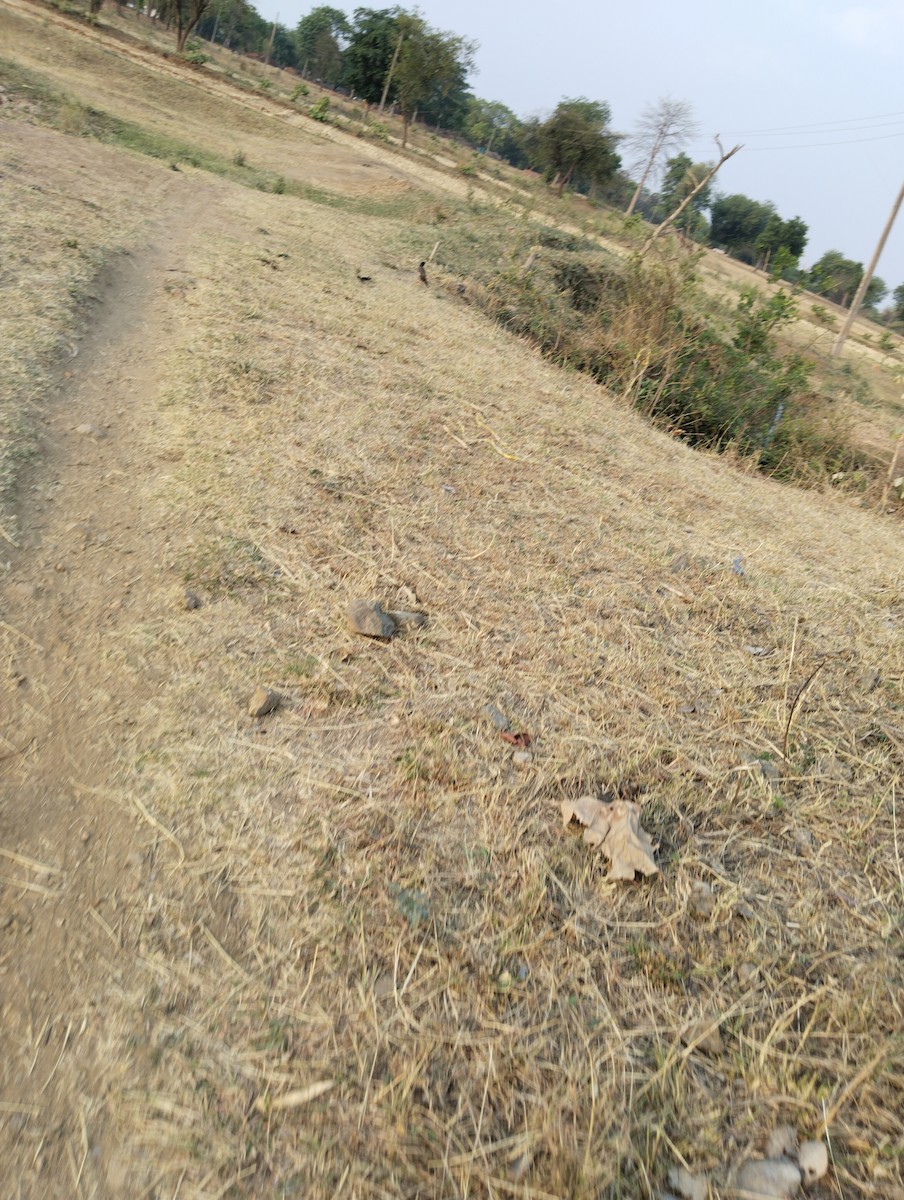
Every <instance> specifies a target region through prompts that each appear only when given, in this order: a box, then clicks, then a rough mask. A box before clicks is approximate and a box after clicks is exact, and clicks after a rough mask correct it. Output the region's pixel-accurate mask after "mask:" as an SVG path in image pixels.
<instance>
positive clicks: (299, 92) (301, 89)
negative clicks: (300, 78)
mask: <svg viewBox="0 0 904 1200" xmlns="http://www.w3.org/2000/svg"><path fill="white" fill-rule="evenodd" d="M310 94H311V89H310V88H309V87H308V85H307V84H306V83H298V84H296V85H295V87H294V88H293V89H292V95H291V96H290V97H289V99H290V100H291V101H292V103H293V104H294V103H295V102H296V101H297V100H300V99H301V97H302V96H310Z"/></svg>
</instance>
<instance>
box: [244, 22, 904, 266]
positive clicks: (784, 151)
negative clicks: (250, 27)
mask: <svg viewBox="0 0 904 1200" xmlns="http://www.w3.org/2000/svg"><path fill="white" fill-rule="evenodd" d="M252 2H253V3H254V4H255V7H256V8H257V10H258V11H259V12H260V13H261V15H262V16H264V17H266V18H267V19H269V20H273V19H278V20H279V21H280V22H281V23H282V24H283V25H286V26H288V27H290V28H291V27H294V26H295V25H296V24H297V23H298V20H299V18H300V17H302V16H304V15H305V14H306V13H308V12H310V10H311V9H312V8H314V7H316V4H315V3H311V2H309V0H256V2H255V0H252ZM329 2H331V3H333V4H334V6H335V7H338V8H340V9H342V10H343V11H345V12H347V13H348V14H349V15H351V13H352V11H353V9H354V8H355V7H356V6H357V5H358V4H359V3H366V4H368V6H369V7H374V8H382V7H391V4H392V2H393V0H369V3H368V0H354V2H353V3H349V4H348V5H345V4H343V3H342V2H341V0H329ZM400 3H401V6H402V7H406V8H413V7H415V5H414V4H413V3H412V4H407V3H405V0H400ZM416 7H418V8H419V9H420V11H421V12H422V13H423V15H424V16H425V18H426V19H427V21H428V22H429V23H430V24H431V25H433V26H435V27H436V28H439V29H442V30H446V31H450V32H453V33H457V34H461V35H463V36H465V37H469V38H473V39H474V40H476V41H477V42H478V43H479V49H478V51H477V55H476V64H477V70H476V72H475V73H474V74H473V75H472V77H471V87H472V90H473V91H474V92H475V93H476V94H477V95H478V96H481V97H483V98H484V99H487V100H499V101H502V103H503V104H506V105H507V106H508V107H509V108H511V109H513V110H514V111H515V112H516V113H517V114H518V115H519V116H521V117H526V116H531V115H534V114H545V113H548V112H550V111H551V110H552V109H553V108H554V107H555V106H556V104H557V103H558V101H559V100H560V99H561V98H562V97H563V96H586V97H587V98H588V99H591V100H602V101H605V102H606V103H607V104H608V105H609V107H610V109H611V112H612V128H613V129H615V130H616V131H618V132H621V133H630V132H631V131H632V129H633V127H634V125H635V123H636V122H637V120H638V118H639V116H640V114H641V113H642V112H643V110H644V109H645V108H647V107H648V106H650V105H651V104H655V103H656V102H657V101H658V100H659V99H660V98H663V97H671V98H672V99H673V100H684V101H687V102H688V103H689V104H690V105H691V107H692V109H693V112H694V116H695V117H696V119H697V122H698V124H699V127H700V131H701V133H700V136H699V137H697V138H696V139H694V140H693V141H691V142H689V143H688V145H687V152H688V153H689V154H690V155H691V156H692V157H693V158H694V159H695V160H696V161H706V160H714V159H715V158H716V157H717V152H716V148H715V143H714V141H713V137H714V135H716V134H719V135H720V136H721V140H722V144H723V145H724V147H725V149H728V148H729V147H730V146H733V145H735V144H736V143H738V142H741V143H743V147H744V148H743V150H742V151H741V152H740V153H739V154H737V155H736V156H735V157H734V158H732V159H731V160H730V161H729V162H728V163H726V165H725V167H724V168H723V170H722V171H721V172H720V174H719V175H718V176H717V180H716V189H717V191H720V192H723V193H726V194H729V193H734V192H741V193H743V194H744V195H747V196H750V197H752V198H753V199H755V200H761V201H765V200H771V201H772V202H773V203H774V204H775V205H776V207H777V208H778V211H779V214H780V215H781V216H782V217H784V218H786V219H787V218H790V217H794V216H800V217H802V218H803V219H804V221H805V222H806V223H807V225H808V226H809V230H810V235H809V242H808V245H807V249H806V251H805V253H804V258H803V265H805V266H808V265H811V264H812V263H813V262H814V261H816V259H818V258H819V257H820V256H821V255H822V254H823V253H824V252H825V251H826V250H830V249H833V250H840V251H841V252H842V253H843V254H844V255H845V256H846V257H848V258H853V259H855V260H856V261H858V262H862V263H864V264H865V263H866V262H867V261H868V260H869V258H870V257H871V255H872V253H873V250H874V249H875V246H876V244H877V242H878V240H879V236H880V234H881V232H882V229H883V227H884V225H885V222H886V220H887V218H888V215H889V213H890V211H891V208H892V205H893V203H894V202H895V199H896V198H897V195H898V191H899V189H900V187H901V185H902V183H904V0H880V2H877V3H870V2H865V3H860V4H856V3H846V2H845V0H822V2H819V0H759V2H758V3H756V4H752V3H746V4H744V3H732V0H684V3H674V2H673V3H668V4H667V3H663V2H662V0H641V2H640V3H635V4H631V3H620V4H617V5H616V4H603V3H601V2H600V0H518V2H516V3H511V2H508V3H503V2H502V0H419V3H418V4H417V5H416ZM876 274H877V275H879V276H881V278H882V279H884V280H885V282H886V283H887V284H888V285H889V286H890V288H894V287H897V286H898V285H899V284H901V283H904V208H902V212H901V214H900V215H899V218H898V221H897V223H896V225H895V227H894V229H893V230H892V232H891V235H890V237H889V239H888V242H887V243H886V246H885V250H884V251H883V254H882V258H881V259H880V261H879V265H878V267H877V268H876Z"/></svg>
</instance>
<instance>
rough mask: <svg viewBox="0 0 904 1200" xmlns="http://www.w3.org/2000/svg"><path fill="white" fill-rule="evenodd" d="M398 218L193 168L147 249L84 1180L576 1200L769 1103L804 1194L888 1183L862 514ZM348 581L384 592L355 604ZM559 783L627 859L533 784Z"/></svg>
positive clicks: (879, 837) (883, 565) (883, 978)
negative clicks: (450, 279)
mask: <svg viewBox="0 0 904 1200" xmlns="http://www.w3.org/2000/svg"><path fill="white" fill-rule="evenodd" d="M261 136H262V137H263V135H261ZM334 153H337V154H339V153H340V151H339V150H335V151H334ZM346 167H347V163H346V162H345V161H344V160H343V161H342V162H341V163H340V164H339V166H338V167H337V171H338V172H339V173H340V174H341V172H342V171H343V170H345V169H346ZM460 219H464V217H461V218H460ZM435 236H436V231H435V229H434V228H433V227H432V226H426V225H425V226H423V227H419V228H412V227H411V226H410V224H408V223H407V222H406V223H401V222H399V223H396V222H393V221H391V220H388V221H379V220H376V219H374V218H368V217H365V216H363V215H362V216H352V215H349V214H348V213H340V212H338V211H337V210H336V209H333V208H329V207H327V206H325V205H322V206H317V205H313V204H310V203H305V202H302V201H299V200H295V199H292V198H291V197H284V196H283V197H281V196H266V195H263V194H257V193H253V192H249V191H242V190H239V189H236V188H233V187H230V186H228V185H226V184H222V185H218V187H217V189H216V196H215V199H213V200H212V202H211V205H210V209H209V211H208V213H207V214H206V217H205V219H204V221H203V222H198V224H197V228H196V231H195V234H194V236H193V238H192V239H191V244H190V250H189V251H188V253H187V255H186V257H185V260H184V261H182V262H180V263H178V264H173V266H174V267H178V269H179V272H180V275H179V278H180V280H181V284H180V286H179V287H176V288H172V289H170V290H169V291H166V292H163V291H162V290H161V291H160V292H159V293H158V296H157V299H158V301H159V303H160V305H161V306H164V305H165V306H166V315H167V320H168V321H169V323H170V324H169V328H170V330H171V333H170V335H169V336H168V338H167V339H162V338H161V341H160V343H159V345H158V346H157V352H158V362H159V381H158V382H159V386H158V389H157V390H156V391H154V390H153V389H152V390H151V392H150V393H149V394H148V395H147V396H145V397H144V400H143V403H144V404H146V406H147V408H146V410H145V409H142V412H143V413H145V414H146V416H147V420H146V421H144V422H142V424H141V425H140V427H139V432H138V434H137V442H136V446H135V450H134V453H135V455H136V456H140V457H141V459H142V461H149V462H155V463H158V464H159V474H158V476H157V479H156V482H155V484H154V485H153V487H152V488H151V489H150V490H147V489H145V490H142V491H141V492H140V494H138V495H136V503H138V502H139V501H140V505H141V512H142V513H144V514H146V516H145V517H144V518H143V519H146V520H148V521H151V522H154V524H155V527H159V528H165V529H166V530H167V532H168V537H169V555H168V557H167V559H166V561H165V562H163V563H161V565H160V572H159V574H158V575H157V576H156V577H155V578H152V579H149V580H147V581H146V587H145V590H144V591H143V594H142V597H141V607H140V608H137V607H136V611H135V613H134V619H132V621H131V623H128V622H126V623H125V624H124V625H123V627H122V632H119V633H117V634H116V636H112V635H111V636H110V637H108V638H107V639H106V640H105V641H104V643H103V653H104V655H105V656H106V661H107V665H108V667H109V670H110V672H111V673H112V675H113V676H114V677H116V678H120V679H122V680H125V681H127V680H132V681H135V687H134V690H133V691H131V692H129V695H128V700H129V703H128V707H127V710H126V712H125V714H124V716H127V718H128V722H129V724H128V727H126V726H123V727H122V728H121V729H120V730H119V732H118V734H117V738H116V740H115V742H114V743H112V744H114V745H115V747H116V751H115V752H116V754H117V755H118V761H119V764H120V777H121V784H120V786H119V788H118V789H117V790H116V792H115V793H114V795H113V796H111V803H115V802H119V803H121V804H122V805H123V806H129V805H131V806H133V807H134V808H135V809H136V811H137V812H138V813H139V818H140V820H139V823H138V825H137V826H136V842H137V844H138V845H140V846H141V848H142V851H143V852H144V853H145V855H146V857H147V860H148V863H149V877H148V882H147V885H146V886H145V887H143V888H142V889H141V890H140V891H139V892H138V894H134V893H129V892H127V891H124V892H123V893H122V894H119V895H116V896H113V897H100V898H98V900H97V903H96V904H94V905H92V906H91V907H90V910H89V911H90V914H91V917H92V919H93V921H94V922H96V923H97V924H98V925H100V927H101V928H102V929H103V930H104V933H105V937H106V938H107V940H108V941H109V942H110V946H111V949H110V954H111V961H112V963H114V964H115V963H118V962H121V961H124V960H128V961H129V963H131V964H133V965H134V964H137V965H138V966H139V968H140V970H141V974H140V975H139V977H138V978H139V980H140V982H139V984H137V985H136V984H134V983H133V982H131V981H132V980H133V978H134V977H133V976H131V975H128V976H126V977H125V982H123V983H121V984H118V983H117V982H116V973H115V971H114V970H112V969H111V970H110V972H109V980H110V982H109V984H108V986H107V991H108V1003H107V1007H106V1010H105V1013H104V1017H105V1022H104V1035H105V1038H106V1047H107V1059H108V1061H109V1063H110V1070H109V1075H108V1077H106V1079H105V1086H106V1087H107V1088H108V1092H107V1093H106V1098H105V1099H104V1100H103V1101H102V1100H101V1099H100V1098H98V1097H97V1096H95V1097H94V1098H93V1100H92V1103H95V1104H100V1103H104V1104H105V1106H106V1108H107V1109H108V1111H109V1113H110V1115H111V1119H112V1120H113V1121H114V1122H115V1126H116V1132H117V1139H118V1141H119V1142H120V1143H121V1145H122V1146H123V1155H124V1158H125V1159H126V1160H127V1161H128V1164H129V1174H128V1179H129V1185H130V1186H131V1187H132V1188H133V1193H134V1194H135V1195H141V1194H147V1195H154V1194H157V1195H160V1196H176V1195H178V1196H179V1197H181V1198H182V1200H189V1198H190V1200H202V1198H203V1200H212V1198H213V1197H215V1196H219V1197H225V1196H235V1197H241V1196H244V1197H249V1198H250V1197H258V1196H264V1195H274V1196H291V1195H298V1196H305V1197H312V1198H315V1200H316V1198H319V1197H324V1198H326V1197H335V1196H347V1197H352V1196H354V1197H357V1198H360V1200H364V1198H365V1197H367V1198H370V1197H374V1198H376V1197H410V1198H412V1200H413V1198H414V1197H426V1196H436V1197H444V1198H445V1197H456V1198H458V1197H462V1198H464V1197H471V1198H477V1197H502V1196H521V1197H536V1198H539V1197H566V1196H567V1197H587V1198H588V1200H589V1198H590V1197H600V1196H611V1197H617V1196H621V1197H629V1196H630V1197H635V1196H646V1195H652V1194H656V1193H657V1192H658V1190H659V1189H660V1188H661V1187H663V1186H664V1185H665V1180H666V1178H667V1173H668V1168H669V1166H671V1165H673V1164H674V1163H676V1162H680V1163H684V1164H686V1165H687V1166H689V1167H690V1168H692V1169H693V1170H695V1171H696V1170H706V1171H710V1172H712V1174H713V1179H714V1181H715V1185H716V1194H719V1193H720V1192H721V1191H722V1188H723V1185H724V1183H725V1181H726V1178H727V1169H728V1168H729V1167H730V1166H733V1165H734V1164H736V1163H737V1162H738V1161H739V1159H740V1158H741V1157H743V1156H744V1155H745V1154H747V1153H749V1152H750V1151H751V1150H752V1149H757V1148H762V1146H763V1145H764V1144H765V1140H766V1137H767V1135H768V1133H769V1131H770V1130H771V1129H772V1128H773V1126H774V1125H776V1124H778V1123H781V1122H787V1123H790V1124H792V1125H793V1126H794V1127H795V1128H796V1129H798V1130H799V1131H800V1132H801V1134H803V1133H804V1132H806V1133H809V1134H812V1135H813V1136H818V1137H822V1136H826V1135H828V1136H830V1137H831V1144H832V1150H833V1164H834V1167H833V1174H832V1177H831V1181H830V1182H829V1183H828V1184H827V1185H826V1189H824V1190H825V1192H826V1194H828V1195H832V1194H834V1195H852V1194H866V1195H870V1196H874V1197H879V1198H880V1200H893V1198H895V1197H899V1196H900V1194H901V1191H902V1188H904V1176H902V1161H904V1135H902V1127H901V1119H900V1117H901V1112H902V1110H904V1087H902V1079H904V1073H902V1072H904V1044H902V1038H901V1033H900V1029H901V1019H902V1012H901V995H902V983H904V968H902V963H904V956H902V949H904V945H902V937H901V919H902V915H904V879H902V873H901V862H900V846H901V835H900V833H899V829H898V824H899V816H898V814H899V810H900V807H901V805H900V796H901V778H902V770H904V730H902V724H901V712H902V683H904V653H902V637H901V632H902V621H904V578H902V574H904V573H902V563H901V555H900V540H899V536H900V535H899V528H898V527H897V526H895V525H894V524H892V523H890V522H887V521H884V520H882V519H879V518H877V517H876V516H874V515H873V514H870V513H868V512H865V511H860V510H857V509H855V508H853V507H851V506H849V505H847V504H845V503H843V502H842V501H841V500H839V499H836V498H833V497H822V496H815V495H804V494H801V493H797V492H795V491H793V490H791V489H788V488H783V487H780V486H779V485H776V484H773V483H770V482H767V481H763V480H760V479H755V478H750V477H746V476H743V475H741V474H740V473H738V472H737V471H735V470H734V469H733V468H732V467H731V465H730V464H729V463H728V462H726V461H724V460H717V459H714V458H710V457H707V456H703V455H697V454H693V453H691V452H690V451H688V450H687V449H686V448H684V447H682V446H680V445H677V444H675V443H673V442H671V441H669V440H668V439H667V438H666V437H664V436H662V435H661V434H658V433H655V432H653V431H651V430H650V429H648V428H646V427H645V426H644V425H643V424H642V423H641V421H640V420H639V419H638V418H637V416H635V415H634V414H633V413H631V412H628V411H626V410H625V409H624V408H623V407H622V406H620V405H619V404H617V403H616V402H614V401H613V400H612V399H611V398H610V397H608V396H607V395H605V394H604V393H603V392H602V391H601V390H600V389H599V388H597V387H595V386H593V385H592V384H591V383H590V382H588V381H587V380H586V379H582V378H580V377H577V376H575V375H572V374H568V373H564V372H561V371H558V370H556V369H555V368H554V367H552V366H551V365H549V364H548V363H545V362H543V361H542V360H541V359H540V358H539V357H538V356H537V355H536V354H535V353H534V352H533V351H532V350H531V348H530V347H528V346H526V345H524V344H521V343H519V342H517V341H515V340H513V339H511V338H510V337H508V336H506V334H505V333H504V332H503V331H502V330H501V329H499V328H497V327H494V326H492V325H491V324H489V323H488V322H487V321H485V320H484V319H482V318H481V317H480V316H479V314H477V313H476V312H474V311H473V310H469V309H467V308H465V307H464V306H463V305H462V304H460V303H459V302H458V301H457V300H456V299H454V298H453V297H451V296H449V295H447V294H446V293H445V292H444V291H443V290H442V289H441V288H439V287H431V288H430V289H424V288H423V287H422V286H421V285H420V284H419V283H418V281H417V277H416V274H415V268H416V264H417V261H418V260H419V258H420V257H424V256H425V255H426V254H427V253H428V252H429V248H430V246H431V245H433V243H434V240H435ZM418 246H421V247H422V249H421V251H420V253H414V252H413V251H414V250H415V248H416V247H418ZM280 256H286V257H280ZM362 261H368V262H373V263H374V264H375V266H374V272H373V274H374V280H373V284H372V285H369V286H366V287H365V286H364V285H362V284H361V283H360V282H359V281H358V279H357V278H356V272H357V268H358V266H359V264H360V263H361V262H362ZM274 263H276V264H277V269H274V267H273V264H274ZM58 278H60V279H62V278H63V276H62V275H60V276H59V277H58ZM55 287H56V288H57V290H58V288H59V284H56V285H55ZM138 486H139V485H138V483H137V482H136V488H137V487H138ZM741 572H743V573H741ZM186 585H187V586H189V587H191V588H192V590H193V591H195V592H196V593H197V594H198V596H199V597H200V599H201V601H202V604H201V607H200V608H199V609H197V610H196V611H193V612H190V613H189V612H186V611H185V610H184V609H183V608H182V606H181V605H180V604H179V603H178V599H177V598H178V596H179V593H180V590H181V588H182V587H184V586H186ZM412 593H413V594H414V597H415V600H414V601H413V600H412ZM357 596H370V597H373V598H374V599H380V600H381V601H383V602H384V604H385V605H386V606H387V607H392V608H395V607H404V608H408V607H411V606H412V604H413V603H415V602H416V604H417V607H419V608H422V609H423V610H424V611H425V612H426V613H427V614H428V623H427V625H426V627H425V628H424V629H423V630H421V631H417V632H412V633H405V634H403V635H402V636H400V637H398V638H397V639H395V640H393V641H392V642H391V643H389V644H385V645H384V644H377V643H371V642H368V641H364V640H361V639H356V638H354V637H353V635H351V634H350V633H349V632H348V631H347V628H346V626H345V610H346V605H347V603H348V600H349V599H351V598H353V597H357ZM761 651H762V653H761ZM821 663H825V664H826V665H825V666H823V667H822V668H821V669H820V671H819V673H818V675H817V676H815V677H814V678H813V682H812V684H811V686H810V687H809V688H808V689H807V691H806V693H804V694H800V695H799V693H798V689H799V688H800V686H801V685H802V684H803V683H804V682H805V681H806V679H807V677H808V676H809V675H810V674H811V672H813V670H814V669H815V667H816V666H818V665H819V664H821ZM139 682H140V685H141V686H140V687H139V686H138V684H139ZM261 684H262V685H265V686H268V687H273V688H275V689H276V690H278V691H279V693H280V694H281V696H282V697H283V701H282V704H281V706H280V708H279V709H278V710H277V711H276V712H275V713H273V714H271V715H270V716H268V717H266V718H263V719H262V720H260V721H257V720H254V719H252V718H250V717H249V716H247V713H246V705H247V699H248V696H249V695H250V694H251V693H252V692H253V691H254V689H255V687H256V686H258V685H261ZM488 703H492V704H494V705H496V706H497V707H498V708H500V709H502V710H503V711H504V712H505V713H506V714H507V715H508V716H509V718H510V720H511V721H512V723H513V726H515V727H516V728H518V729H521V730H524V731H526V732H529V733H530V734H531V736H532V739H533V743H532V747H531V749H532V753H533V759H532V761H530V762H529V763H527V764H526V765H525V766H523V767H520V768H519V767H516V765H515V764H514V762H513V760H512V750H511V747H510V746H508V745H507V744H506V743H505V742H503V741H502V739H500V738H499V737H498V734H497V732H496V730H495V729H494V728H493V726H492V724H491V723H490V721H489V720H488V719H487V717H486V714H485V711H484V710H485V706H486V705H487V704H488ZM792 716H793V722H792V721H791V717H792ZM786 731H787V761H783V750H784V749H785V736H786ZM110 736H111V737H112V736H113V735H112V734H111V735H110ZM604 791H611V792H614V793H616V794H618V795H620V796H623V797H625V798H628V799H632V800H636V801H638V802H639V803H641V804H642V806H643V821H644V826H645V827H646V828H647V829H649V830H650V832H651V833H652V834H653V835H654V837H655V839H656V840H657V841H658V842H659V843H660V851H659V864H660V868H661V875H660V876H658V877H657V878H656V879H655V880H652V881H647V882H638V883H636V884H633V885H616V884H613V883H610V882H608V881H607V879H606V877H605V867H604V864H603V862H602V861H601V859H600V857H599V856H598V855H596V854H594V853H593V851H592V850H589V849H588V848H587V847H585V846H584V845H583V844H582V843H581V842H580V841H579V839H577V838H572V837H568V836H566V835H565V834H564V833H563V832H562V830H561V828H560V810H559V804H560V802H561V801H562V800H564V799H568V798H575V797H577V796H580V795H584V794H587V793H596V794H600V793H602V792H604ZM183 856H184V861H182V858H183ZM700 884H706V885H708V887H709V888H710V889H711V896H712V904H711V905H710V906H706V905H704V906H701V905H700V904H699V903H698V901H697V897H698V895H699V885H700ZM98 970H99V971H101V972H102V973H106V971H107V968H106V966H104V965H103V964H99V966H98ZM105 977H106V974H105ZM716 1029H718V1030H719V1032H720V1035H721V1039H722V1049H721V1050H719V1051H716V1052H712V1051H708V1050H704V1049H703V1043H704V1042H705V1041H706V1042H707V1043H708V1044H711V1043H709V1041H708V1039H709V1035H710V1034H712V1033H713V1032H714V1031H715V1030H716ZM689 1030H690V1031H691V1032H690V1034H689ZM67 1043H68V1034H67V1038H66V1039H65V1040H64V1042H63V1047H62V1050H61V1054H62V1053H63V1052H64V1051H65V1049H66V1045H67ZM327 1085H330V1086H329V1088H327ZM319 1089H323V1090H322V1091H321V1092H320V1094H318V1091H319ZM26 1107H27V1106H24V1105H16V1112H15V1114H13V1115H16V1116H18V1117H26V1118H27V1117H28V1115H29V1114H28V1113H27V1112H25V1111H24V1109H25V1108H26ZM83 1120H84V1117H83ZM86 1145H87V1138H86ZM72 1176H73V1178H76V1177H78V1176H79V1171H78V1164H75V1167H74V1170H73V1173H72ZM722 1194H727V1193H722Z"/></svg>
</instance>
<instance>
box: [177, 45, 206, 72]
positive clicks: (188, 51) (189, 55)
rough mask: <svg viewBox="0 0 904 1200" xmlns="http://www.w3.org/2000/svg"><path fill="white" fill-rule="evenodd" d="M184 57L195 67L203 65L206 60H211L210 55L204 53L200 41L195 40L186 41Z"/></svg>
mask: <svg viewBox="0 0 904 1200" xmlns="http://www.w3.org/2000/svg"><path fill="white" fill-rule="evenodd" d="M182 57H183V58H184V59H185V61H186V62H187V63H191V65H192V66H193V67H203V66H204V64H205V63H206V62H210V55H209V54H205V53H204V51H203V50H202V48H201V43H200V42H195V41H189V42H186V43H185V49H184V50H183V51H182Z"/></svg>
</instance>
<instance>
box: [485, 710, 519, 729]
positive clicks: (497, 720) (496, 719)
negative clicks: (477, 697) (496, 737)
mask: <svg viewBox="0 0 904 1200" xmlns="http://www.w3.org/2000/svg"><path fill="white" fill-rule="evenodd" d="M483 711H484V712H485V713H486V715H487V716H488V717H489V718H490V721H491V722H492V724H493V727H494V729H498V730H499V732H500V733H508V731H509V730H510V729H511V727H512V723H511V721H510V720H509V719H508V717H507V716H506V715H505V713H502V712H500V711H499V709H498V708H497V707H496V705H495V704H487V705H486V706H485V707H484V710H483Z"/></svg>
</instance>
